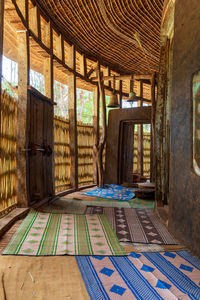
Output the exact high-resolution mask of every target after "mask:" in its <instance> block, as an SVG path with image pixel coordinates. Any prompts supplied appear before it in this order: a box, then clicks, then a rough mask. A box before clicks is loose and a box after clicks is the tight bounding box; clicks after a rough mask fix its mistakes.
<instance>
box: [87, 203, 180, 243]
mask: <svg viewBox="0 0 200 300" xmlns="http://www.w3.org/2000/svg"><path fill="white" fill-rule="evenodd" d="M86 214H105V215H106V216H107V217H108V219H109V221H110V223H111V225H112V228H113V230H114V231H115V232H116V234H117V237H118V239H119V241H120V242H132V243H150V244H166V245H167V244H177V242H176V240H175V239H174V238H173V237H172V235H171V234H170V233H169V232H168V230H167V228H166V227H165V226H164V225H163V224H162V223H161V222H160V220H159V218H158V217H157V216H156V214H155V213H154V212H153V210H152V209H134V208H107V207H104V208H103V207H95V206H88V207H87V210H86Z"/></svg>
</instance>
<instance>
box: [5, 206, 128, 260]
mask: <svg viewBox="0 0 200 300" xmlns="http://www.w3.org/2000/svg"><path fill="white" fill-rule="evenodd" d="M3 254H10V255H31V256H42V255H64V254H69V255H125V252H124V250H123V248H122V247H121V246H120V244H119V241H118V239H117V237H116V235H115V233H114V231H113V230H112V228H111V226H110V223H109V221H108V219H107V217H106V216H105V215H67V214H51V213H41V212H36V211H34V210H31V211H30V213H29V214H28V216H27V217H26V219H25V220H24V221H23V223H22V224H21V226H20V227H19V229H18V230H17V232H16V233H15V235H14V236H13V238H12V240H11V241H10V243H9V244H8V246H7V247H6V249H5V250H4V252H3Z"/></svg>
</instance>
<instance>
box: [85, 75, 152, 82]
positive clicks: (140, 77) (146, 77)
mask: <svg viewBox="0 0 200 300" xmlns="http://www.w3.org/2000/svg"><path fill="white" fill-rule="evenodd" d="M132 78H134V79H135V80H151V78H152V75H136V74H135V75H120V76H115V80H132ZM91 80H93V81H98V78H97V77H92V78H91ZM102 80H105V81H108V80H113V76H103V77H102Z"/></svg>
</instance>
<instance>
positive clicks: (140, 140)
mask: <svg viewBox="0 0 200 300" xmlns="http://www.w3.org/2000/svg"><path fill="white" fill-rule="evenodd" d="M139 89H140V97H143V83H142V82H141V81H140V85H139ZM138 106H139V107H142V106H143V101H140V102H139V103H138ZM137 165H138V167H137V169H138V174H140V176H143V124H140V125H138V160H137Z"/></svg>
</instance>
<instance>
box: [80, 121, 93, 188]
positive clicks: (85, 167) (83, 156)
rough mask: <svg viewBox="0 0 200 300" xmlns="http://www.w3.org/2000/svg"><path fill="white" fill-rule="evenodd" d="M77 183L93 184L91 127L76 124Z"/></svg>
mask: <svg viewBox="0 0 200 300" xmlns="http://www.w3.org/2000/svg"><path fill="white" fill-rule="evenodd" d="M77 143H78V183H79V185H85V184H90V183H93V174H94V172H93V126H92V125H87V124H84V123H80V122H78V123H77Z"/></svg>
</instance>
